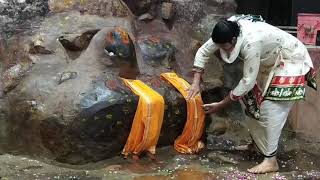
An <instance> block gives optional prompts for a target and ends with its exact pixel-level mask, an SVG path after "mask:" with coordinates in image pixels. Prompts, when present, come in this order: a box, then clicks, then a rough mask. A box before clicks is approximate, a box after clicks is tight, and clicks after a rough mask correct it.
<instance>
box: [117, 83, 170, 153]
mask: <svg viewBox="0 0 320 180" xmlns="http://www.w3.org/2000/svg"><path fill="white" fill-rule="evenodd" d="M123 81H124V82H125V84H126V85H127V86H128V87H129V88H130V89H131V90H132V91H133V92H134V93H135V94H136V95H138V96H139V102H138V107H137V110H136V113H135V116H134V119H133V122H132V126H131V131H130V134H129V137H128V139H127V143H126V145H125V146H124V149H123V151H122V154H124V155H125V156H127V155H128V154H130V153H133V154H136V155H139V154H140V153H141V152H143V151H148V152H150V153H152V154H155V149H156V145H157V143H158V139H159V136H160V131H161V126H162V122H163V114H164V99H163V97H162V96H161V95H160V94H159V93H157V92H156V91H154V90H153V89H151V88H150V87H148V86H147V85H146V84H144V83H143V82H142V81H140V80H128V79H123Z"/></svg>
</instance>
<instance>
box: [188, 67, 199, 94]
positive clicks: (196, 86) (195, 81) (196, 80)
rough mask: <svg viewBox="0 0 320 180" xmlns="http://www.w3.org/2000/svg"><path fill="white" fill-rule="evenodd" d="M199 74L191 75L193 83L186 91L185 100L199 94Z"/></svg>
mask: <svg viewBox="0 0 320 180" xmlns="http://www.w3.org/2000/svg"><path fill="white" fill-rule="evenodd" d="M201 75H202V74H201V73H200V72H195V73H194V74H193V82H192V84H191V86H190V88H189V89H187V92H188V96H187V99H191V98H193V97H195V96H196V95H197V94H198V93H200V79H201Z"/></svg>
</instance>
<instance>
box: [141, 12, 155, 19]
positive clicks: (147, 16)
mask: <svg viewBox="0 0 320 180" xmlns="http://www.w3.org/2000/svg"><path fill="white" fill-rule="evenodd" d="M153 18H154V17H153V16H152V15H151V14H149V13H145V14H142V15H141V16H139V18H138V20H139V21H149V20H152V19H153Z"/></svg>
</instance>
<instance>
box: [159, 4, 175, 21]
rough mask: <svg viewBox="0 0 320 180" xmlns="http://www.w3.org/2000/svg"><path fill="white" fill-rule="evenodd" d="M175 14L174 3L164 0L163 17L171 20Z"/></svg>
mask: <svg viewBox="0 0 320 180" xmlns="http://www.w3.org/2000/svg"><path fill="white" fill-rule="evenodd" d="M173 15H174V5H173V3H169V2H163V3H162V5H161V17H162V18H163V19H165V20H170V19H171V18H172V17H173Z"/></svg>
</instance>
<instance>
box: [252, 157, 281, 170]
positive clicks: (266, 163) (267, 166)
mask: <svg viewBox="0 0 320 180" xmlns="http://www.w3.org/2000/svg"><path fill="white" fill-rule="evenodd" d="M278 170H279V166H278V162H277V158H276V157H275V156H274V157H272V158H264V160H263V162H262V163H260V164H258V165H256V166H254V167H252V168H251V169H248V172H250V173H255V174H264V173H269V172H275V171H278Z"/></svg>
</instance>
